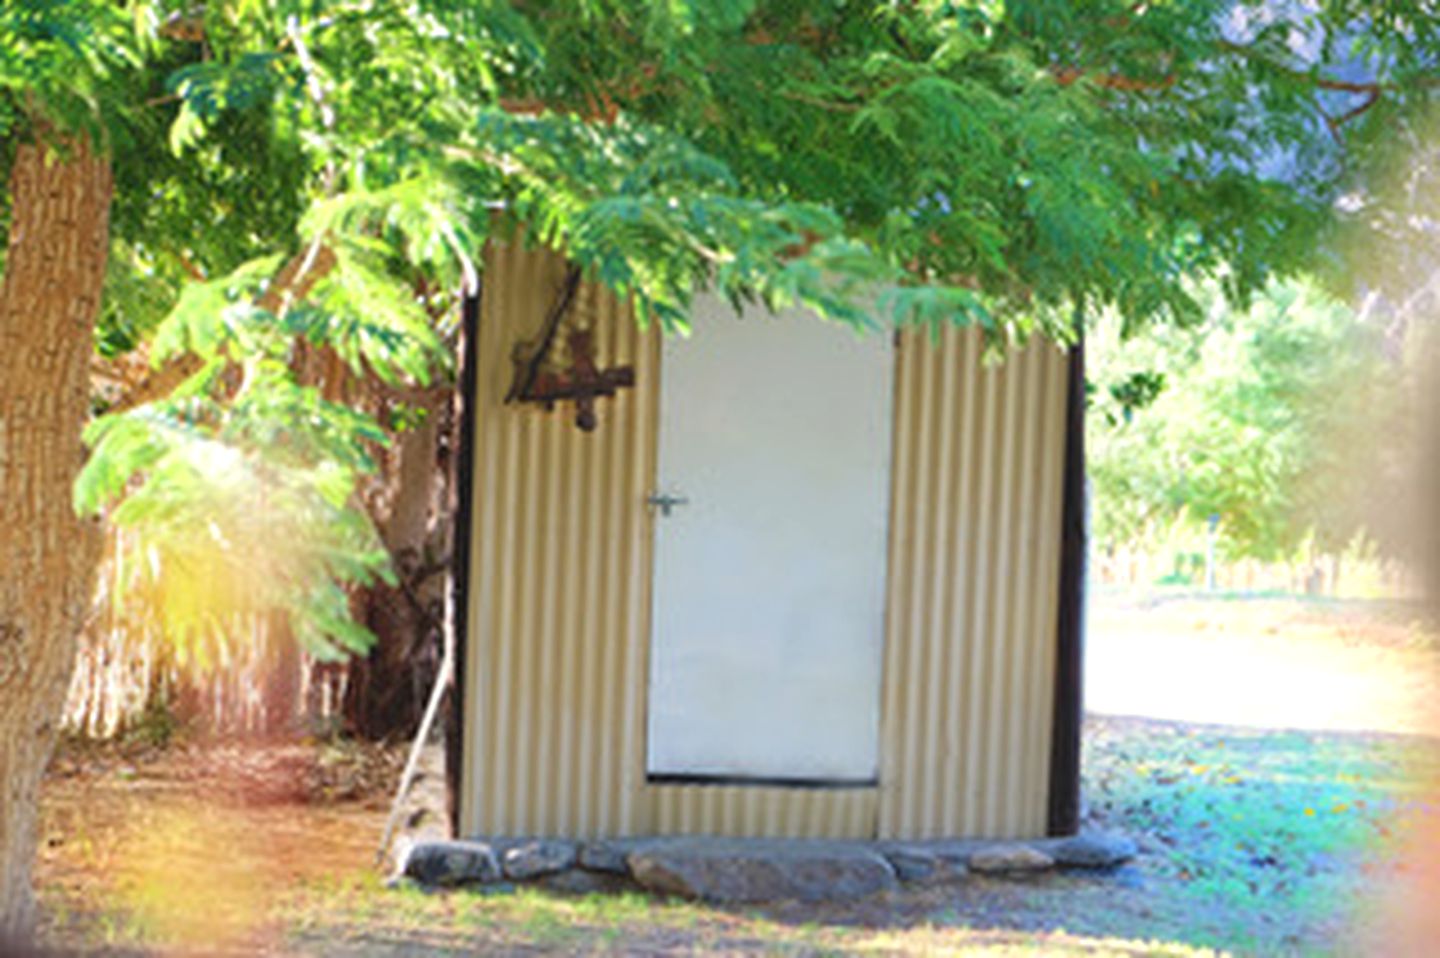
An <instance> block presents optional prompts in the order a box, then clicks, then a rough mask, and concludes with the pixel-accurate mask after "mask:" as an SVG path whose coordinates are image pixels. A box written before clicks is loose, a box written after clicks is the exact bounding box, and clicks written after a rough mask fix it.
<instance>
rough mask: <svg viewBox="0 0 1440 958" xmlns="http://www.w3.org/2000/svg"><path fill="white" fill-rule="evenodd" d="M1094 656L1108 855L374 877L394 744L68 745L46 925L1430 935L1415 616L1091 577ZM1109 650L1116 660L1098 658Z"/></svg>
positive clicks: (719, 944) (106, 940)
mask: <svg viewBox="0 0 1440 958" xmlns="http://www.w3.org/2000/svg"><path fill="white" fill-rule="evenodd" d="M1088 655H1089V658H1088V666H1089V671H1090V676H1091V678H1090V680H1089V682H1088V683H1087V694H1088V696H1089V700H1088V701H1089V705H1090V707H1091V714H1090V716H1089V718H1088V719H1087V728H1086V739H1085V773H1084V774H1085V792H1086V801H1087V805H1088V808H1089V814H1090V817H1091V819H1092V820H1093V821H1094V822H1095V823H1096V824H1099V825H1105V826H1111V827H1118V828H1121V829H1124V830H1127V831H1130V832H1131V833H1132V834H1136V835H1138V836H1139V837H1140V838H1141V841H1142V854H1141V856H1140V857H1139V859H1137V861H1136V862H1134V863H1133V864H1131V865H1128V866H1125V867H1123V868H1120V869H1117V870H1115V871H1113V872H1110V873H1106V874H1102V875H1075V874H1058V875H1053V876H1050V877H1047V878H1043V879H1038V880H1033V881H1009V880H991V879H980V878H970V879H967V880H965V881H963V882H960V883H956V884H953V885H950V886H945V887H941V888H935V889H929V890H925V891H907V892H904V893H899V894H895V895H890V896H884V897H881V898H877V899H872V900H870V901H866V902H862V903H859V904H856V905H851V906H845V907H835V906H832V907H826V908H817V907H815V906H800V905H794V904H791V905H783V904H782V905H777V906H775V907H771V908H765V909H746V910H739V911H734V910H723V909H714V908H705V907H701V906H695V905H691V904H687V903H680V902H662V901H658V900H655V899H652V898H648V897H646V896H640V895H626V896H608V897H594V898H582V899H567V898H562V897H558V896H553V895H549V894H545V893H541V892H534V891H521V892H508V893H503V894H476V893H470V892H458V893H449V894H424V893H421V892H419V891H416V890H413V889H408V890H407V889H401V890H388V889H385V888H383V887H382V885H381V883H380V881H379V879H378V876H377V875H376V873H375V871H374V869H373V867H372V865H373V861H374V854H375V843H376V841H377V838H378V835H379V832H380V829H381V826H382V823H383V819H384V814H385V812H384V808H385V803H386V801H387V794H386V789H387V786H388V784H389V783H390V782H391V781H393V777H394V773H395V769H396V766H397V764H398V761H399V759H400V756H399V755H398V754H396V753H395V752H393V751H391V752H385V751H382V750H375V749H362V748H358V747H355V746H344V745H329V746H317V745H315V744H313V743H312V744H308V745H305V744H302V745H289V746H259V745H238V744H233V743H232V744H228V745H218V744H211V745H208V746H206V745H192V746H190V747H182V748H172V749H169V750H165V751H147V750H138V751H134V750H132V751H126V750H123V749H114V748H107V749H93V748H82V747H70V748H67V749H65V750H63V751H62V752H61V754H60V755H59V756H58V757H57V761H56V762H55V764H54V767H53V769H52V773H51V775H50V777H49V779H48V781H47V789H46V794H45V797H44V807H43V832H42V845H43V847H42V849H41V856H40V861H39V866H38V874H37V879H38V885H39V891H40V895H41V903H42V910H43V921H44V926H43V934H44V938H43V941H44V942H45V943H47V944H48V945H50V946H52V947H55V948H58V949H62V950H64V951H67V952H70V951H75V952H88V953H118V954H132V953H133V954H141V953H171V954H197V953H198V954H214V953H228V954H254V953H271V954H323V955H332V954H334V955H340V954H346V955H348V954H365V955H420V954H467V953H475V952H477V951H479V952H486V953H515V954H532V953H542V952H543V953H555V952H558V953H569V954H574V953H590V952H596V951H601V952H613V953H624V954H631V953H643V954H685V953H694V952H718V953H757V952H770V951H782V952H793V953H801V954H810V953H827V954H828V953H858V952H867V953H882V954H891V953H924V954H933V953H949V954H1005V955H1049V954H1084V955H1097V954H1117V955H1131V954H1165V955H1194V954H1208V953H1211V949H1215V950H1222V951H1230V952H1237V953H1254V954H1289V953H1296V954H1312V953H1335V954H1356V953H1370V954H1385V955H1390V954H1427V953H1430V949H1429V946H1430V944H1431V942H1430V940H1429V939H1428V938H1426V937H1424V935H1425V932H1424V930H1423V929H1421V930H1420V931H1419V932H1416V936H1417V937H1412V938H1410V939H1408V940H1405V939H1402V937H1401V935H1402V932H1403V931H1404V929H1405V928H1406V927H1407V925H1406V922H1408V921H1410V920H1411V919H1412V918H1413V916H1414V915H1415V914H1416V913H1418V914H1420V915H1425V914H1426V913H1427V911H1426V909H1429V907H1430V906H1429V904H1428V903H1429V902H1430V901H1431V899H1430V898H1429V897H1427V896H1426V894H1424V893H1422V892H1421V891H1417V889H1420V890H1425V889H1429V888H1431V887H1432V886H1430V885H1427V884H1425V883H1424V882H1425V881H1426V880H1428V879H1429V878H1430V877H1432V876H1430V873H1429V871H1428V869H1430V868H1432V867H1433V865H1434V863H1435V862H1434V859H1432V858H1431V857H1429V856H1428V855H1427V854H1426V851H1427V850H1428V848H1429V847H1432V846H1429V845H1421V846H1419V847H1420V851H1418V852H1417V851H1416V848H1417V843H1420V842H1425V841H1428V840H1429V838H1430V837H1431V836H1432V834H1434V833H1437V832H1440V826H1437V824H1436V823H1437V819H1440V816H1437V809H1440V803H1437V802H1435V801H1434V797H1435V794H1436V793H1435V791H1434V789H1433V788H1432V784H1433V782H1434V781H1435V773H1436V769H1437V767H1440V763H1437V761H1436V755H1435V747H1434V744H1433V742H1432V741H1431V740H1430V739H1427V738H1422V737H1417V736H1415V735H1413V734H1396V733H1411V732H1414V731H1417V730H1422V729H1427V728H1428V726H1427V725H1426V724H1425V722H1424V715H1425V711H1426V708H1427V699H1428V695H1427V692H1429V691H1432V690H1433V688H1434V675H1435V669H1436V663H1437V661H1440V658H1437V653H1436V651H1435V648H1434V645H1433V642H1432V641H1431V638H1430V636H1429V634H1428V633H1427V632H1426V631H1425V630H1424V629H1423V628H1422V627H1420V626H1419V625H1417V624H1415V623H1413V622H1409V621H1407V620H1406V618H1405V614H1404V613H1403V612H1396V611H1395V610H1393V609H1384V610H1380V609H1358V610H1357V609H1356V608H1354V607H1348V606H1347V607H1325V606H1320V605H1316V604H1314V603H1297V602H1269V603H1264V602H1260V603H1247V602H1238V601H1230V602H1220V601H1214V600H1208V601H1206V600H1195V599H1175V600H1170V599H1167V600H1164V601H1158V602H1156V601H1135V600H1130V599H1120V598H1117V597H1103V599H1102V601H1100V602H1097V603H1096V605H1095V607H1094V616H1093V618H1092V623H1091V631H1090V638H1089V650H1088ZM1122 664H1123V665H1125V666H1127V667H1129V668H1131V671H1132V674H1131V676H1130V679H1129V681H1120V680H1119V679H1117V678H1115V677H1114V676H1113V675H1111V674H1109V673H1110V672H1111V671H1113V670H1114V669H1116V668H1117V667H1118V666H1119V665H1122ZM1137 686H1139V688H1137ZM1387 688H1388V694H1385V693H1386V689H1387ZM1107 712H1108V713H1109V714H1106V713H1107ZM1137 715H1138V716H1141V717H1136V716H1137ZM1433 887H1440V884H1437V885H1435V886H1433ZM1407 899H1417V900H1418V902H1419V905H1420V907H1419V908H1418V909H1417V910H1416V911H1412V912H1405V911H1404V906H1405V903H1406V901H1407ZM1430 910H1433V909H1430Z"/></svg>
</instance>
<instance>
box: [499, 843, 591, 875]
mask: <svg viewBox="0 0 1440 958" xmlns="http://www.w3.org/2000/svg"><path fill="white" fill-rule="evenodd" d="M501 862H502V864H503V865H504V869H505V877H506V878H510V879H513V880H515V881H529V880H530V879H532V878H539V877H540V876H541V875H551V874H554V873H555V872H562V871H564V870H565V869H567V868H569V867H570V866H571V865H574V864H575V844H574V843H573V842H566V841H560V840H559V839H553V838H541V839H535V840H533V841H522V842H514V843H510V844H509V846H508V847H507V848H506V849H505V852H504V854H503V855H502V857H501Z"/></svg>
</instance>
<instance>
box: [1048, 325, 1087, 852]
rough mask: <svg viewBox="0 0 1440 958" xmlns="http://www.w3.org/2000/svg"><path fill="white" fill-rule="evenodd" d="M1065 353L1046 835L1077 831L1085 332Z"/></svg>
mask: <svg viewBox="0 0 1440 958" xmlns="http://www.w3.org/2000/svg"><path fill="white" fill-rule="evenodd" d="M1077 337H1078V338H1077V339H1076V342H1075V345H1074V346H1072V347H1071V348H1070V362H1069V367H1070V381H1069V385H1068V388H1067V390H1066V395H1065V472H1064V478H1063V479H1062V481H1061V500H1062V502H1061V510H1060V511H1061V518H1060V523H1061V528H1060V601H1059V608H1058V609H1057V614H1056V617H1055V620H1056V628H1055V643H1056V656H1055V710H1054V714H1053V717H1052V725H1051V732H1050V796H1049V810H1048V816H1047V825H1046V831H1047V832H1048V833H1049V834H1051V835H1073V834H1074V833H1075V832H1076V831H1077V830H1078V829H1079V827H1080V722H1081V718H1082V716H1083V714H1084V703H1083V700H1082V684H1081V680H1082V667H1083V665H1084V646H1085V553H1086V528H1085V525H1086V516H1085V511H1086V510H1085V332H1084V329H1083V328H1081V329H1079V330H1078V332H1077Z"/></svg>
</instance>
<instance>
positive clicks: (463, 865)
mask: <svg viewBox="0 0 1440 958" xmlns="http://www.w3.org/2000/svg"><path fill="white" fill-rule="evenodd" d="M401 872H402V873H403V874H404V875H405V877H407V878H412V879H414V880H415V881H417V882H419V883H420V884H422V885H446V886H449V885H468V884H474V883H484V882H493V881H498V880H499V879H500V863H499V862H498V861H497V860H496V858H495V850H494V849H493V848H491V847H490V845H489V844H488V843H486V842H467V841H426V842H417V843H416V844H414V845H412V846H411V847H410V849H409V852H408V853H407V854H406V855H405V861H404V863H403V865H402V866H401Z"/></svg>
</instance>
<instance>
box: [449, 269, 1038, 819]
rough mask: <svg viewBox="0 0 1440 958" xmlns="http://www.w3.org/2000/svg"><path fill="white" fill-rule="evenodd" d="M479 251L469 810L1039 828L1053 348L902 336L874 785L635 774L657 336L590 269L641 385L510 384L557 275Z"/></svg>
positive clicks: (610, 341) (617, 347) (595, 313)
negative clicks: (997, 354)
mask: <svg viewBox="0 0 1440 958" xmlns="http://www.w3.org/2000/svg"><path fill="white" fill-rule="evenodd" d="M564 271H565V267H564V264H563V263H562V262H561V261H560V260H559V258H558V257H555V256H553V255H550V254H545V253H537V252H523V251H520V250H518V249H516V248H507V247H492V248H491V249H490V250H488V251H487V255H486V273H485V292H484V297H483V301H482V307H481V308H482V312H481V318H480V336H479V364H478V365H479V387H478V388H479V394H480V395H479V397H478V400H477V403H476V423H475V436H474V442H475V497H476V498H475V504H474V506H475V507H474V517H475V518H474V528H473V545H472V548H473V552H472V579H471V584H470V609H469V613H468V614H469V636H470V639H469V641H470V648H469V656H468V659H467V675H466V676H465V681H466V707H467V712H468V719H467V724H468V727H469V729H470V737H469V740H468V741H467V743H466V748H465V753H464V754H465V769H464V773H463V774H464V777H463V782H464V787H463V789H462V796H461V800H462V808H461V819H460V821H461V828H462V831H463V832H465V833H467V834H488V835H547V834H550V835H567V836H575V837H591V836H599V835H631V834H667V833H709V834H731V835H760V836H798V837H853V838H865V837H875V836H877V835H879V836H882V837H900V836H906V837H908V836H921V835H1000V834H1039V833H1040V832H1041V831H1043V829H1044V818H1045V815H1044V812H1045V798H1046V784H1047V783H1046V778H1047V772H1048V749H1049V729H1050V718H1051V709H1050V692H1051V684H1052V679H1053V663H1054V645H1055V598H1056V592H1057V582H1056V572H1057V569H1058V561H1059V560H1058V542H1059V538H1058V529H1059V519H1060V468H1061V453H1062V451H1063V416H1062V414H1063V407H1064V384H1065V374H1066V370H1065V364H1064V359H1063V357H1062V356H1061V355H1060V354H1059V352H1058V351H1057V350H1055V349H1053V348H1051V347H1048V346H1045V345H1043V344H1036V345H1033V346H1031V347H1029V348H1027V349H1026V350H1024V351H1022V352H1020V353H1018V354H1016V355H1015V356H1012V357H1011V358H1010V359H1008V360H1007V361H1006V362H1005V364H1004V365H1003V366H1000V367H987V368H982V366H981V363H980V356H979V341H978V338H977V337H976V336H975V335H974V334H973V333H968V332H962V331H958V330H955V331H948V332H946V333H945V334H944V335H943V336H942V337H941V340H940V342H939V343H932V342H930V341H929V339H928V337H927V336H923V335H908V334H907V335H906V336H903V337H902V339H901V344H900V348H899V350H898V357H899V358H898V362H899V364H900V366H899V370H898V376H897V384H896V393H897V395H896V422H895V463H896V471H895V476H894V487H893V488H894V492H893V503H892V509H891V525H892V528H891V548H890V558H889V562H890V579H891V590H890V599H889V612H888V616H887V620H888V621H887V631H886V658H885V674H884V678H883V681H884V690H883V713H882V728H881V762H882V766H881V769H882V771H881V786H880V788H879V789H838V790H817V789H782V788H772V787H742V786H734V787H731V786H726V787H718V786H672V785H666V786H651V785H647V784H646V783H645V768H644V763H645V748H644V730H645V723H644V708H645V694H646V682H647V676H648V674H649V673H648V663H647V659H646V656H647V651H648V647H649V621H650V600H651V596H650V565H651V543H652V536H653V528H652V525H651V518H650V516H649V514H648V511H647V510H646V508H645V505H644V500H645V496H646V495H647V494H648V493H649V492H650V489H651V483H652V481H653V478H654V471H655V453H656V449H655V443H656V423H657V412H658V410H657V397H658V395H659V392H658V387H659V375H660V374H661V372H662V371H661V370H660V368H659V349H658V346H659V339H658V335H657V334H655V333H654V332H651V333H641V332H639V331H638V330H637V329H636V326H635V323H634V321H633V318H632V317H631V315H630V312H629V310H628V309H626V308H625V307H624V306H623V304H620V303H618V302H617V301H616V300H615V299H614V298H613V297H611V296H609V295H608V294H606V293H605V292H604V291H603V290H600V289H598V288H595V287H593V286H591V285H589V284H582V286H581V290H580V293H579V295H578V297H577V301H576V306H575V308H576V310H577V311H578V314H579V316H580V317H581V318H582V320H583V321H585V322H588V323H590V324H592V325H593V326H594V328H595V330H596V333H597V344H598V347H599V353H600V355H599V357H598V358H599V361H600V363H601V365H602V366H603V365H613V364H622V363H630V364H633V365H634V366H635V369H636V386H635V388H633V389H627V390H622V391H621V392H620V394H619V396H617V397H616V398H614V399H607V400H601V401H600V403H599V416H600V426H599V428H598V429H597V430H596V431H595V432H593V433H582V432H580V431H579V430H577V429H576V428H575V426H574V425H573V410H572V409H570V408H569V407H568V406H566V407H563V408H560V409H556V410H555V411H553V412H550V413H546V412H544V411H543V410H540V409H538V408H537V407H534V406H528V405H525V406H506V405H504V403H503V397H504V395H505V391H506V389H507V388H508V387H509V384H510V381H511V378H512V371H513V366H512V361H511V357H512V354H513V349H514V346H515V344H516V342H517V341H521V340H528V339H532V338H534V336H535V335H536V333H537V332H538V329H539V326H540V324H541V322H542V321H543V318H544V316H545V314H546V311H547V310H548V308H549V306H550V303H551V302H552V301H553V299H554V295H555V291H556V289H557V288H558V287H559V285H560V283H561V280H562V277H563V275H564Z"/></svg>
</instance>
